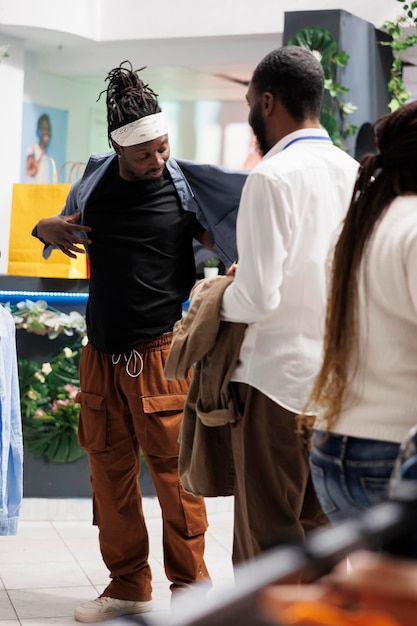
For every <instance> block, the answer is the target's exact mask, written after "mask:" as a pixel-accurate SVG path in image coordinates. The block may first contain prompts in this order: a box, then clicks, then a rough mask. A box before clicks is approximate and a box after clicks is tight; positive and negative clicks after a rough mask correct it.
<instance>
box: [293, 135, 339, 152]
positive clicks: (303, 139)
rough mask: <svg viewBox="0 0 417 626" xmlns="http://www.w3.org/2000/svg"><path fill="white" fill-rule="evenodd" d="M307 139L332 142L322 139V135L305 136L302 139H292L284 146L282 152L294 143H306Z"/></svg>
mask: <svg viewBox="0 0 417 626" xmlns="http://www.w3.org/2000/svg"><path fill="white" fill-rule="evenodd" d="M308 139H317V141H330V142H331V141H332V140H331V139H330V137H323V135H305V136H304V137H296V138H295V139H292V140H291V141H290V142H289V143H287V145H286V146H284V147H283V150H285V149H286V148H288V147H289V146H291V145H292V144H293V143H296V141H306V140H308Z"/></svg>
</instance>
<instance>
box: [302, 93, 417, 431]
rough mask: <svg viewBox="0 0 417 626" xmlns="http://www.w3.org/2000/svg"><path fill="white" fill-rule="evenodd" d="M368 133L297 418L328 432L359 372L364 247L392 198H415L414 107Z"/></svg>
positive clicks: (416, 104) (416, 148) (406, 107)
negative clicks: (323, 424) (316, 355)
mask: <svg viewBox="0 0 417 626" xmlns="http://www.w3.org/2000/svg"><path fill="white" fill-rule="evenodd" d="M370 133H371V140H372V143H373V144H374V145H375V146H376V148H377V150H378V152H377V153H375V154H366V155H365V156H364V157H363V158H362V159H361V162H360V163H361V168H360V172H359V175H358V178H357V180H356V184H355V187H354V191H353V196H352V200H351V204H350V207H349V210H348V213H347V215H346V218H345V220H344V223H343V228H342V231H341V234H340V237H339V239H338V241H337V244H336V247H335V252H334V256H333V262H332V268H331V274H330V290H329V296H328V301H327V311H326V326H325V338H324V354H323V360H322V365H321V369H320V372H319V374H318V376H317V378H316V380H315V383H314V387H313V389H312V392H311V394H310V397H309V399H308V401H307V404H306V407H305V408H304V413H303V415H301V416H300V419H301V423H303V422H304V423H306V422H308V421H309V420H308V417H307V415H306V413H308V412H310V413H311V412H312V413H316V412H317V410H318V409H319V410H320V416H321V417H323V418H324V419H325V420H326V421H327V426H328V429H329V430H330V429H331V426H332V424H333V423H334V421H335V420H336V418H337V417H338V415H339V413H340V411H341V408H342V405H343V400H344V398H345V394H346V390H347V388H348V385H349V382H350V380H351V377H353V375H354V374H355V373H356V371H357V368H358V361H359V342H358V275H359V268H360V265H361V262H362V259H363V258H364V257H365V252H366V246H367V244H368V242H369V241H370V239H371V236H372V233H373V232H374V230H375V227H376V226H377V224H378V222H379V220H380V219H381V218H382V216H383V215H384V213H385V212H386V211H387V210H389V205H390V204H391V202H392V201H393V200H394V198H395V197H396V196H398V195H401V194H405V193H413V194H417V102H412V103H410V104H407V105H404V106H403V107H401V108H400V109H398V110H397V111H395V112H394V113H388V114H387V115H384V116H383V117H381V118H380V119H379V120H378V121H377V122H376V123H375V124H374V125H373V126H371V129H370ZM363 262H366V260H365V259H364V261H363ZM310 421H311V418H310Z"/></svg>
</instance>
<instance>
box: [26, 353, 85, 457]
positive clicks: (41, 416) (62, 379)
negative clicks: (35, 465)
mask: <svg viewBox="0 0 417 626" xmlns="http://www.w3.org/2000/svg"><path fill="white" fill-rule="evenodd" d="M80 350H81V343H76V344H74V345H73V346H72V347H68V346H66V347H64V348H62V349H61V350H60V351H59V352H58V353H57V354H56V355H55V356H54V357H53V358H52V359H51V360H50V361H49V362H48V363H42V364H40V363H36V362H35V361H31V360H29V359H19V362H18V365H19V385H20V401H21V410H22V427H23V442H24V445H25V447H26V448H27V449H28V450H29V452H31V454H33V456H35V457H39V456H46V458H47V459H49V460H50V461H53V462H55V463H66V462H71V461H75V460H76V459H78V458H79V457H81V456H83V454H85V453H84V451H83V450H82V448H80V446H79V445H78V442H77V429H78V415H79V404H78V403H77V402H75V397H76V395H77V393H78V391H79V380H78V365H79V358H80Z"/></svg>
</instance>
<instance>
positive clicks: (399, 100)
mask: <svg viewBox="0 0 417 626" xmlns="http://www.w3.org/2000/svg"><path fill="white" fill-rule="evenodd" d="M397 2H400V3H401V5H402V12H401V13H400V14H399V15H398V17H397V19H396V20H394V21H386V22H384V23H383V25H382V28H383V29H385V30H386V31H387V33H388V34H389V35H390V37H391V41H380V42H379V43H380V44H381V46H389V47H390V48H391V50H392V52H393V55H394V59H393V61H392V65H391V71H390V80H389V82H388V85H387V87H388V91H389V93H390V94H391V96H392V97H391V101H390V102H389V104H388V106H389V109H390V111H396V110H397V109H399V108H400V107H401V106H403V105H404V104H405V103H406V102H408V100H409V98H410V95H411V94H410V92H409V91H407V89H406V88H405V86H404V81H403V57H404V53H405V52H406V51H407V50H408V49H409V48H411V47H413V46H414V45H415V44H416V43H417V34H411V35H406V34H405V32H404V29H406V28H412V29H414V30H415V29H416V27H417V1H414V2H406V0H397Z"/></svg>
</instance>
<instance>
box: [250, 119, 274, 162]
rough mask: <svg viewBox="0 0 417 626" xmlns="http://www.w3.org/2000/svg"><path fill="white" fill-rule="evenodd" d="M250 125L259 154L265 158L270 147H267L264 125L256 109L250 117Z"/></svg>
mask: <svg viewBox="0 0 417 626" xmlns="http://www.w3.org/2000/svg"><path fill="white" fill-rule="evenodd" d="M250 125H251V126H252V130H253V133H254V135H255V137H256V141H257V143H258V148H259V152H260V153H261V154H262V156H265V154H266V153H267V152H269V150H270V149H271V147H272V146H270V145H269V143H268V141H267V138H266V130H265V123H264V121H263V119H262V117H261V115H260V114H259V112H258V110H257V109H254V111H253V112H252V115H251V120H250Z"/></svg>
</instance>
